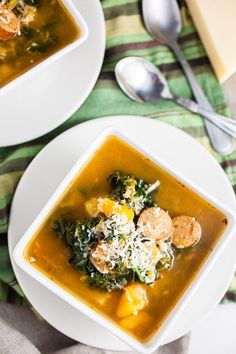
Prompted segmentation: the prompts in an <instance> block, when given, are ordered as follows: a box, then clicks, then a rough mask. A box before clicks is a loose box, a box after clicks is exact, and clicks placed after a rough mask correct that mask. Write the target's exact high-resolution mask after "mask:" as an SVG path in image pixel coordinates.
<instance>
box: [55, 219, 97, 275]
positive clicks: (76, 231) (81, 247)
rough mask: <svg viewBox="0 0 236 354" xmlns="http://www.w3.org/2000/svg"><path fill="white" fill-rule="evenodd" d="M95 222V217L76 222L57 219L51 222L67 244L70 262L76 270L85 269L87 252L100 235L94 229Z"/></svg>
mask: <svg viewBox="0 0 236 354" xmlns="http://www.w3.org/2000/svg"><path fill="white" fill-rule="evenodd" d="M97 224H98V220H97V219H84V220H82V221H76V222H72V221H68V220H61V219H59V220H57V221H56V222H54V224H53V229H54V231H55V232H56V233H57V234H59V236H60V237H61V238H62V239H64V241H65V242H66V244H67V245H68V246H69V249H70V254H71V258H70V263H71V264H72V265H73V266H74V267H76V268H77V269H78V270H81V271H85V270H86V266H87V262H88V254H89V252H90V250H91V249H92V247H93V246H94V245H95V244H97V242H98V241H99V237H100V235H99V234H98V233H97V232H96V229H95V226H96V225H97Z"/></svg>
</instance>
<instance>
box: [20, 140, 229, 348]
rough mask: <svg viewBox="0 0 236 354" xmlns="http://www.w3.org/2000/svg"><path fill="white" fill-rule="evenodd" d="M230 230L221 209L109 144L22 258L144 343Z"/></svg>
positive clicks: (118, 143) (129, 150) (117, 143)
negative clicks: (215, 246) (225, 231)
mask: <svg viewBox="0 0 236 354" xmlns="http://www.w3.org/2000/svg"><path fill="white" fill-rule="evenodd" d="M114 157H115V158H114ZM155 223H156V224H155ZM153 224H155V225H154V226H153ZM226 224H227V220H226V218H225V216H224V215H223V214H222V213H221V212H220V211H219V210H217V209H216V208H215V207H213V206H212V205H210V204H209V203H207V202H206V201H204V200H203V199H201V198H200V197H199V196H198V195H196V194H195V193H193V192H192V191H191V190H190V189H189V188H187V187H186V186H185V185H183V184H182V183H180V182H179V181H178V180H176V179H175V178H173V177H172V176H171V175H169V174H168V173H167V172H165V171H164V170H163V169H162V168H160V167H159V166H157V165H156V164H154V163H153V162H152V161H150V160H149V159H148V158H147V157H145V156H144V155H142V154H141V153H140V152H138V151H136V150H135V149H134V148H133V147H131V146H130V145H128V144H127V143H126V142H124V141H123V140H121V139H120V138H117V137H115V136H110V137H108V138H106V140H105V142H104V143H103V144H102V145H101V146H100V147H99V148H98V149H97V151H96V152H95V154H94V155H93V156H92V157H91V159H90V160H89V161H88V162H87V164H86V165H85V166H84V167H83V169H82V170H81V171H80V173H79V174H78V176H77V177H76V178H75V179H74V180H73V181H72V183H71V184H70V185H69V187H68V188H67V190H66V191H65V192H64V194H63V195H62V197H61V198H60V200H58V202H57V204H56V205H55V207H54V209H53V210H52V212H51V213H50V215H49V216H48V217H47V219H46V220H45V221H44V222H43V224H42V225H41V227H40V229H39V230H38V231H37V232H36V234H35V235H34V236H33V238H32V239H31V241H30V242H29V244H28V245H27V247H26V249H25V253H24V257H25V258H26V260H27V261H28V262H29V263H30V264H31V265H32V266H33V267H35V268H36V269H38V270H39V271H40V272H42V273H44V274H45V275H46V276H47V277H48V278H50V279H51V280H52V281H53V282H55V283H56V284H58V285H59V286H61V287H62V288H63V289H65V290H66V291H68V292H69V293H70V294H72V295H73V296H74V297H76V298H78V299H79V300H81V301H83V302H84V303H86V304H87V305H88V306H89V307H90V308H92V309H94V310H95V311H97V312H98V313H100V314H102V315H103V316H105V317H106V318H107V319H109V320H110V321H112V322H114V323H115V324H116V325H118V326H119V327H120V328H122V329H123V330H124V331H126V332H127V333H129V334H130V335H131V336H133V337H135V338H136V339H138V340H139V341H141V342H146V341H148V340H150V339H151V337H152V336H153V334H154V333H155V332H156V330H157V329H158V328H159V327H160V326H161V324H162V323H163V321H164V320H165V318H166V316H167V315H168V313H169V312H170V311H171V309H173V307H174V306H175V304H176V302H177V301H178V299H179V298H180V297H181V295H182V294H183V292H184V290H185V289H186V288H187V286H188V285H189V283H190V282H191V281H192V280H193V278H194V277H195V276H196V274H197V273H198V271H199V269H200V268H201V266H202V265H203V263H204V261H205V260H206V258H207V257H208V256H209V254H210V253H211V251H212V249H213V247H214V245H215V244H216V242H217V240H218V239H219V237H220V236H221V234H222V232H223V231H224V228H225V225H226ZM114 225H115V226H114ZM183 229H184V230H185V233H184V235H183V234H181V232H182V231H183ZM85 231H86V234H85V233H84V232H85ZM91 241H92V243H91V244H89V242H91ZM117 250H118V251H117ZM109 252H110V253H109ZM87 257H88V258H87ZM130 299H131V300H132V301H130Z"/></svg>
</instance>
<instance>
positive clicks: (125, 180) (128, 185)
mask: <svg viewBox="0 0 236 354" xmlns="http://www.w3.org/2000/svg"><path fill="white" fill-rule="evenodd" d="M109 183H110V185H111V189H112V195H113V197H114V198H116V199H118V200H119V201H121V202H122V203H126V204H128V205H129V206H130V208H132V209H133V210H134V212H135V213H136V215H139V214H140V213H141V211H142V210H143V209H144V208H147V207H151V206H153V205H154V202H153V199H152V195H151V192H149V189H150V187H151V184H148V183H146V182H145V181H143V180H142V179H139V178H135V177H133V176H129V175H128V176H127V175H122V174H121V173H120V172H119V171H116V172H114V173H113V174H111V175H110V176H109Z"/></svg>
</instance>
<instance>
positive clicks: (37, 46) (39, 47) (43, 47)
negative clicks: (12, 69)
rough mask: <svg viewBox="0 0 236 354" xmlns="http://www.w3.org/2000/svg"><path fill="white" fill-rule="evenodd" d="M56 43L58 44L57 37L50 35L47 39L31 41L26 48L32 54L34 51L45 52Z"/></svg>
mask: <svg viewBox="0 0 236 354" xmlns="http://www.w3.org/2000/svg"><path fill="white" fill-rule="evenodd" d="M56 44H57V39H56V37H49V38H48V39H47V40H46V41H44V40H40V41H33V42H31V43H30V44H29V45H28V46H27V48H26V50H27V52H29V53H31V54H32V53H37V54H44V53H46V52H47V51H48V50H49V49H51V47H53V46H55V45H56Z"/></svg>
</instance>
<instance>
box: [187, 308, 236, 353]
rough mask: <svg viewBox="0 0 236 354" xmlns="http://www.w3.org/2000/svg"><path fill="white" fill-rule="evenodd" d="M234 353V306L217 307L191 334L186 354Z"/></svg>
mask: <svg viewBox="0 0 236 354" xmlns="http://www.w3.org/2000/svg"><path fill="white" fill-rule="evenodd" d="M234 353H236V304H224V305H218V306H217V308H216V309H215V310H214V311H213V312H211V314H210V315H209V316H208V317H207V318H206V319H204V320H203V321H202V322H200V323H199V324H198V325H197V326H196V327H195V329H194V330H193V331H192V333H191V339H190V346H189V353H188V354H234Z"/></svg>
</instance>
